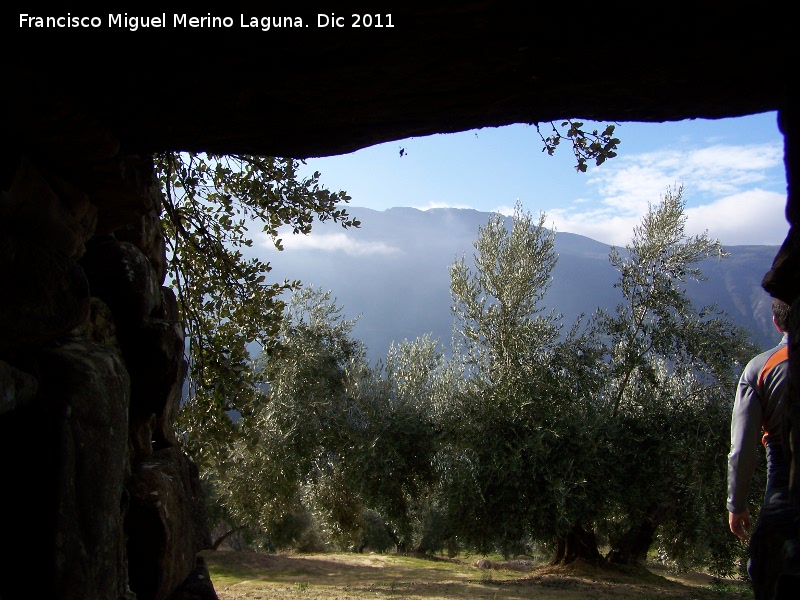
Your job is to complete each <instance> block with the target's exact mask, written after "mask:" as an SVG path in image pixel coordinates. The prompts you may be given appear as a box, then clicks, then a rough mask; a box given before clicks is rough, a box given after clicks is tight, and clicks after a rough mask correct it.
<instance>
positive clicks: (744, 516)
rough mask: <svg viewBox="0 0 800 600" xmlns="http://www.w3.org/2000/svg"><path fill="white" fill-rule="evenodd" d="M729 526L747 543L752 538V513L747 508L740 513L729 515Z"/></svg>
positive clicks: (734, 533)
mask: <svg viewBox="0 0 800 600" xmlns="http://www.w3.org/2000/svg"><path fill="white" fill-rule="evenodd" d="M728 524H729V525H730V527H731V532H733V535H735V536H736V537H738V538H741V539H743V540H745V541H746V540H748V539H749V538H750V511H749V510H748V509H746V508H745V509H744V511H743V512H740V513H728Z"/></svg>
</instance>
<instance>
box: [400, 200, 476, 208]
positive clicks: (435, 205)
mask: <svg viewBox="0 0 800 600" xmlns="http://www.w3.org/2000/svg"><path fill="white" fill-rule="evenodd" d="M411 208H416V209H417V210H431V209H432V208H474V207H472V206H470V205H469V204H453V203H448V202H436V201H434V200H431V201H429V202H428V203H427V204H424V205H422V206H411Z"/></svg>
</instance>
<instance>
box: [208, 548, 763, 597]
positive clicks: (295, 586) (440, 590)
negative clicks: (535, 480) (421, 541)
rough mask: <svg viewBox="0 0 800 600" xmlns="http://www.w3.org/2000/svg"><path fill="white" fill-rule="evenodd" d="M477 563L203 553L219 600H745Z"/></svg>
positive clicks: (734, 585)
mask: <svg viewBox="0 0 800 600" xmlns="http://www.w3.org/2000/svg"><path fill="white" fill-rule="evenodd" d="M479 559H480V557H474V558H461V559H458V560H449V559H432V558H413V557H406V556H397V555H387V554H314V555H281V554H258V553H252V552H208V553H206V560H207V561H208V565H209V570H210V572H211V577H212V580H213V582H214V587H215V588H216V591H217V594H218V595H219V598H220V600H233V599H238V598H254V599H255V598H259V599H264V600H266V599H276V598H277V599H280V598H322V599H326V600H348V599H354V598H404V599H415V600H416V599H419V600H423V599H424V600H441V599H445V598H448V599H450V598H463V599H465V598H487V599H491V600H501V599H509V600H510V599H522V598H535V599H536V600H556V599H559V600H584V599H593V600H612V599H619V598H621V599H631V600H633V599H634V598H636V599H642V598H647V599H649V600H657V599H658V600H660V599H678V598H686V599H687V600H688V599H694V600H712V599H715V600H742V599H745V598H748V599H749V598H752V597H753V594H752V592H751V591H750V590H749V589H748V587H747V586H746V585H744V584H741V583H738V582H726V583H725V584H724V585H722V586H716V587H714V586H713V585H712V583H713V580H712V578H711V577H709V576H707V575H703V574H700V573H686V574H682V575H671V574H669V573H667V572H666V571H664V570H662V569H659V568H657V567H653V568H650V569H641V570H626V571H622V570H619V569H612V568H598V567H594V566H592V565H588V564H585V563H576V564H573V565H570V566H569V567H548V566H544V565H533V564H530V563H527V562H524V561H510V562H507V563H494V564H492V568H478V567H477V566H476V563H477V562H478V560H479Z"/></svg>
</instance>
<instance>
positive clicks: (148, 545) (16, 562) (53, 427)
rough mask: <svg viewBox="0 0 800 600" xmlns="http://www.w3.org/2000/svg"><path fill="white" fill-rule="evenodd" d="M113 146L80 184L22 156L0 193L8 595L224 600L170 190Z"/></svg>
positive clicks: (1, 592) (0, 434)
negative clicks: (174, 250) (169, 223)
mask: <svg viewBox="0 0 800 600" xmlns="http://www.w3.org/2000/svg"><path fill="white" fill-rule="evenodd" d="M107 150H108V148H106V149H105V150H103V151H98V153H97V156H99V157H102V162H103V168H100V167H98V168H96V169H89V170H88V172H82V173H80V175H79V176H78V177H76V178H75V179H74V180H73V182H72V183H70V184H67V183H66V182H65V181H64V180H63V179H62V178H61V177H60V176H58V175H56V174H55V173H53V172H50V171H48V168H47V167H43V166H41V165H36V164H34V163H33V162H32V161H31V160H28V159H20V160H18V161H16V162H14V163H13V164H14V165H15V167H14V168H13V169H12V170H13V172H12V173H11V175H10V177H9V181H11V182H12V183H11V184H10V187H9V188H8V189H6V190H5V191H3V192H2V196H1V197H0V215H2V216H3V217H4V218H3V219H2V220H0V278H2V287H3V290H4V292H5V293H4V300H3V302H2V303H0V386H2V388H1V389H0V451H1V452H2V456H3V457H4V460H3V462H2V465H3V467H2V472H0V476H2V481H3V492H4V493H3V494H2V495H1V496H2V500H0V506H1V507H2V514H3V515H4V517H3V521H4V529H3V532H4V534H7V535H8V536H9V538H8V539H10V540H12V542H11V543H10V544H7V545H6V546H5V548H4V550H3V551H2V554H1V555H0V562H2V564H3V572H4V573H5V574H13V576H6V575H4V576H3V577H2V578H0V598H3V600H14V599H16V598H28V597H30V593H31V590H32V589H34V588H35V589H36V593H37V594H41V595H42V596H46V597H50V598H62V599H75V600H107V599H109V598H119V599H125V600H148V599H168V598H171V599H175V600H177V599H179V598H186V597H193V598H196V599H197V600H214V599H215V598H216V592H215V591H214V588H213V584H212V583H211V582H210V580H209V578H208V571H207V569H206V568H205V563H204V562H203V561H202V560H200V559H199V557H198V554H199V552H200V551H201V550H204V549H206V548H209V547H210V545H211V542H210V535H209V532H208V526H207V523H206V517H205V513H204V503H203V494H202V490H201V488H200V484H199V475H198V472H197V469H196V467H195V466H194V464H193V463H192V462H191V460H190V459H189V458H188V457H187V456H186V455H184V454H183V453H182V452H181V450H180V448H179V446H178V443H177V438H176V435H175V429H174V423H175V418H176V415H177V412H178V406H179V402H180V398H181V389H182V386H183V381H184V378H185V376H186V372H187V366H186V361H185V359H184V334H183V327H182V324H181V323H180V322H179V321H178V314H177V312H178V311H177V303H176V300H175V296H174V294H173V293H172V291H171V290H169V289H168V288H163V287H162V285H161V284H162V282H163V280H164V277H165V274H166V253H165V243H164V238H163V233H162V231H161V227H160V219H159V211H160V209H161V203H160V195H159V193H158V189H157V187H154V182H155V176H154V173H153V172H152V162H150V161H142V160H140V159H138V158H135V157H133V158H130V159H120V160H109V157H108V156H106V155H105V152H106V151H107ZM89 156H90V155H89ZM72 158H73V159H76V158H78V157H77V156H76V155H73V156H72ZM84 158H87V157H84ZM109 165H113V166H114V168H110V167H109ZM148 168H149V169H150V171H148V170H147V169H148ZM98 173H100V174H101V175H100V177H101V179H102V183H98V181H97V180H93V179H91V176H97V175H98ZM109 173H111V175H110V176H109ZM114 177H116V178H117V180H116V181H115V180H114V179H113V178H114ZM87 181H93V183H92V184H87V183H86V182H87ZM75 182H78V184H76V183H75ZM81 183H83V184H85V185H86V189H85V190H82V189H81V187H80V185H79V184H81ZM115 190H118V191H119V194H118V195H117V196H115ZM117 201H119V202H118V203H117ZM98 215H99V216H100V222H101V224H103V228H104V230H105V231H101V232H99V233H98V230H97V227H96V225H97V223H98ZM114 230H116V231H118V232H119V238H117V237H116V236H115V234H114ZM33 582H35V583H33ZM178 590H182V591H180V592H179V591H178Z"/></svg>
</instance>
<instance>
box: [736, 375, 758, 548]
mask: <svg viewBox="0 0 800 600" xmlns="http://www.w3.org/2000/svg"><path fill="white" fill-rule="evenodd" d="M751 370H752V368H751V365H748V367H746V368H745V370H744V372H743V373H742V376H741V377H740V378H739V385H738V387H737V388H736V400H735V401H734V405H733V411H732V414H731V450H730V453H729V454H728V503H727V506H728V512H729V513H731V515H732V517H731V519H732V518H733V515H742V514H744V513H745V512H746V511H747V500H748V496H749V493H750V482H751V481H752V479H753V474H754V473H755V468H756V459H757V454H756V452H757V448H758V444H759V443H760V439H761V418H762V416H761V414H762V413H761V403H760V400H759V397H758V394H756V392H755V389H754V387H753V384H752V383H751V381H750V380H751V379H752V373H750V372H749V371H751ZM757 376H758V375H756V377H757ZM748 521H749V516H748ZM731 522H732V521H731ZM731 531H733V528H731ZM734 533H736V532H735V531H734ZM737 535H738V534H737Z"/></svg>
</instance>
